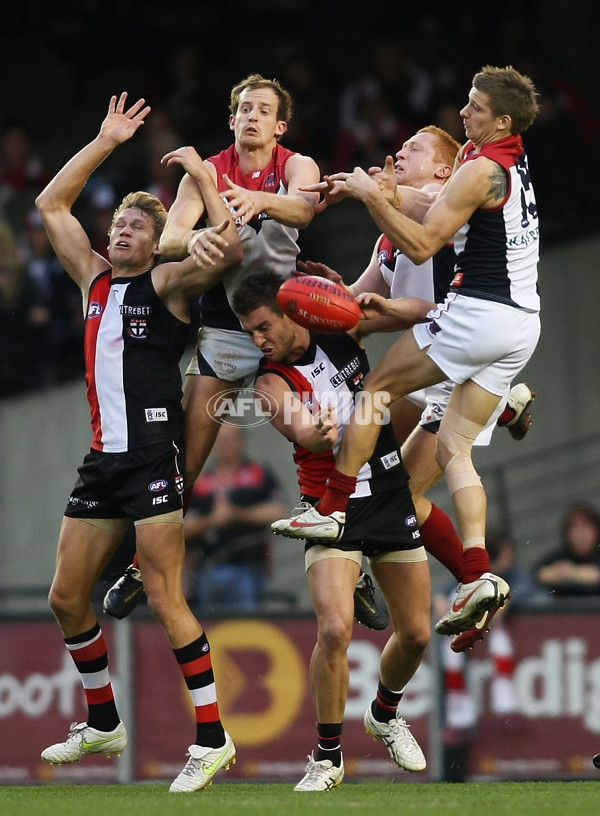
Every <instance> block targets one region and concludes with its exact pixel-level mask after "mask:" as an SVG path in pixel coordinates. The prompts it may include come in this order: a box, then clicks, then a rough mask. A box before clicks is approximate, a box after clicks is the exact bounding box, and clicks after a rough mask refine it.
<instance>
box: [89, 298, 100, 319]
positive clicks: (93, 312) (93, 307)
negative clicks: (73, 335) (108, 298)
mask: <svg viewBox="0 0 600 816" xmlns="http://www.w3.org/2000/svg"><path fill="white" fill-rule="evenodd" d="M101 314H102V304H101V303H98V301H97V300H94V301H93V302H92V303H90V305H89V306H88V313H87V316H88V317H100V315H101Z"/></svg>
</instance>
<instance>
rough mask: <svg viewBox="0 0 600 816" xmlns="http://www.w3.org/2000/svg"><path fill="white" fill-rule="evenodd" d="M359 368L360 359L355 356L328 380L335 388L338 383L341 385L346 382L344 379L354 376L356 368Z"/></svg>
mask: <svg viewBox="0 0 600 816" xmlns="http://www.w3.org/2000/svg"><path fill="white" fill-rule="evenodd" d="M359 368H360V360H359V359H358V357H355V358H354V359H353V360H350V362H349V363H348V364H347V365H345V366H344V367H343V368H341V369H340V370H339V371H338V372H337V374H334V375H333V377H330V378H329V382H330V383H331V384H332V385H333V387H334V388H336V387H337V386H338V385H342V384H343V383H345V382H346V380H348V379H350V377H352V376H354V374H356V372H357V371H358V369H359Z"/></svg>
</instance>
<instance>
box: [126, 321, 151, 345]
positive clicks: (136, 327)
mask: <svg viewBox="0 0 600 816" xmlns="http://www.w3.org/2000/svg"><path fill="white" fill-rule="evenodd" d="M127 334H128V335H129V336H130V337H135V338H136V339H137V340H141V339H144V338H146V337H148V321H147V320H146V318H145V317H131V318H129V326H128V327H127Z"/></svg>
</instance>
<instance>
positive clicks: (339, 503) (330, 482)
mask: <svg viewBox="0 0 600 816" xmlns="http://www.w3.org/2000/svg"><path fill="white" fill-rule="evenodd" d="M355 490H356V476H348V475H347V474H345V473H342V472H341V471H339V470H332V471H331V473H330V474H329V478H328V479H327V487H326V488H325V493H324V494H323V498H322V499H321V501H320V502H319V506H318V510H319V513H320V514H321V515H322V516H329V515H331V513H334V512H336V511H342V512H343V511H344V510H345V509H346V507H347V506H348V500H349V499H350V496H351V495H352V493H354V491H355Z"/></svg>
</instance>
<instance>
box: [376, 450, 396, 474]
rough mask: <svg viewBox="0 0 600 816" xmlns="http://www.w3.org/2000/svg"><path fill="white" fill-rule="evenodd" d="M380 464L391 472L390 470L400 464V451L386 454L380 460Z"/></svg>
mask: <svg viewBox="0 0 600 816" xmlns="http://www.w3.org/2000/svg"><path fill="white" fill-rule="evenodd" d="M380 462H381V464H382V465H383V466H384V468H385V469H386V470H389V469H390V468H393V467H396V465H399V464H400V454H399V453H398V451H392V452H391V453H386V454H385V455H384V456H382V457H381V458H380Z"/></svg>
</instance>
